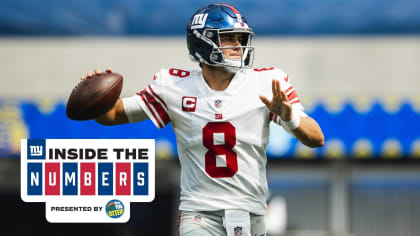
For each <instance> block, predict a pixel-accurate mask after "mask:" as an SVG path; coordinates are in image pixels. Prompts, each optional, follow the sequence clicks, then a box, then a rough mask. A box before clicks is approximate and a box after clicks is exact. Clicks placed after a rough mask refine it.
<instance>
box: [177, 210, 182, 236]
mask: <svg viewBox="0 0 420 236" xmlns="http://www.w3.org/2000/svg"><path fill="white" fill-rule="evenodd" d="M181 215H182V211H181V210H180V211H179V213H178V236H179V227H180V226H181Z"/></svg>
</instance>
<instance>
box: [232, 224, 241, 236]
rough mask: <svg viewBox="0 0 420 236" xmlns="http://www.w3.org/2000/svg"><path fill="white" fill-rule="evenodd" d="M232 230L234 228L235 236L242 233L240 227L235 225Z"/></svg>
mask: <svg viewBox="0 0 420 236" xmlns="http://www.w3.org/2000/svg"><path fill="white" fill-rule="evenodd" d="M233 230H234V233H235V236H241V235H242V227H239V226H237V227H235V228H234V229H233Z"/></svg>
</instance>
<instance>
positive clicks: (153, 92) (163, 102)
mask: <svg viewBox="0 0 420 236" xmlns="http://www.w3.org/2000/svg"><path fill="white" fill-rule="evenodd" d="M149 89H150V91H151V92H152V94H153V95H155V97H157V99H158V100H159V101H160V102H161V103H162V104H163V105H164V106H165V107H166V109H168V106H167V105H166V103H165V101H163V100H162V99H161V98H160V97H159V96H158V95H157V94H156V93H155V91H153V89H152V87H151V86H150V85H149Z"/></svg>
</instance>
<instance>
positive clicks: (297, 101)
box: [290, 99, 300, 104]
mask: <svg viewBox="0 0 420 236" xmlns="http://www.w3.org/2000/svg"><path fill="white" fill-rule="evenodd" d="M299 102H300V101H299V99H298V100H296V101H293V102H291V103H290V104H295V103H299Z"/></svg>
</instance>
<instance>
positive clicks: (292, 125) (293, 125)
mask: <svg viewBox="0 0 420 236" xmlns="http://www.w3.org/2000/svg"><path fill="white" fill-rule="evenodd" d="M282 123H283V125H284V126H285V127H286V128H288V129H290V130H294V129H297V127H299V125H300V117H299V116H296V115H294V116H293V118H292V119H291V120H289V121H284V120H282Z"/></svg>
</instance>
